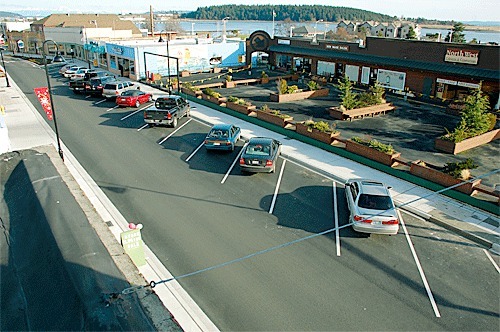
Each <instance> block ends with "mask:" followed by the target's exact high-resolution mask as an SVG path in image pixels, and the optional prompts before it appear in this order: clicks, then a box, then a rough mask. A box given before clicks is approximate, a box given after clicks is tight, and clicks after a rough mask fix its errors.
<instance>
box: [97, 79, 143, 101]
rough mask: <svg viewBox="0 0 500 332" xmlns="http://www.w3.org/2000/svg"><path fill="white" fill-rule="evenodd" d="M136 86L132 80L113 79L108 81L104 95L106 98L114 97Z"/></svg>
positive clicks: (103, 90) (103, 91)
mask: <svg viewBox="0 0 500 332" xmlns="http://www.w3.org/2000/svg"><path fill="white" fill-rule="evenodd" d="M136 88H137V86H136V85H135V84H134V83H133V82H131V81H113V82H109V83H106V85H105V86H104V88H103V89H102V95H103V97H105V98H106V99H112V98H116V97H117V96H119V95H121V94H122V92H123V91H127V90H132V89H136Z"/></svg>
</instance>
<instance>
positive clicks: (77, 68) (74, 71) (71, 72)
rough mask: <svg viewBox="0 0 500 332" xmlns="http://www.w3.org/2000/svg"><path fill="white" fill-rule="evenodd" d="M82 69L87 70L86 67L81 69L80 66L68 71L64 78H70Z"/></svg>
mask: <svg viewBox="0 0 500 332" xmlns="http://www.w3.org/2000/svg"><path fill="white" fill-rule="evenodd" d="M80 69H85V67H80V66H75V67H71V68H70V69H68V70H66V71H65V72H64V73H63V76H64V77H66V78H69V77H71V75H73V74H75V73H76V72H77V71H78V70H80Z"/></svg>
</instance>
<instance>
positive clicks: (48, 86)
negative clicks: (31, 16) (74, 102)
mask: <svg viewBox="0 0 500 332" xmlns="http://www.w3.org/2000/svg"><path fill="white" fill-rule="evenodd" d="M48 42H51V43H54V45H55V46H56V55H55V56H54V58H53V59H52V62H65V61H64V58H63V57H62V56H61V55H60V54H59V45H57V43H56V42H55V41H53V40H52V39H47V40H45V41H44V42H43V44H42V52H43V54H42V55H43V65H44V67H45V76H46V77H47V89H48V91H49V97H50V107H51V108H52V118H53V119H54V128H55V129H56V139H57V149H58V151H59V156H60V157H61V159H62V160H63V161H64V155H63V151H62V149H61V140H60V139H59V130H58V129H57V120H56V109H55V108H54V98H52V88H51V87H50V78H49V71H48V69H47V54H46V53H45V44H46V43H48Z"/></svg>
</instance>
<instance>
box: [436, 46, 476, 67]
mask: <svg viewBox="0 0 500 332" xmlns="http://www.w3.org/2000/svg"><path fill="white" fill-rule="evenodd" d="M478 60H479V51H475V50H463V49H459V48H448V49H447V50H446V55H445V57H444V61H447V62H458V63H467V64H471V65H477V62H478Z"/></svg>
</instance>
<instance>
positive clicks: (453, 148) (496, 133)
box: [434, 129, 500, 154]
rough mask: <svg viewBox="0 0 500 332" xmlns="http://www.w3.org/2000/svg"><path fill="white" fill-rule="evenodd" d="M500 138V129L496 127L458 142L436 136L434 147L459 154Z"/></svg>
mask: <svg viewBox="0 0 500 332" xmlns="http://www.w3.org/2000/svg"><path fill="white" fill-rule="evenodd" d="M499 138H500V129H495V130H492V131H488V132H487V133H484V134H481V135H478V136H475V137H471V138H468V139H465V140H463V141H462V142H458V143H454V142H452V141H447V140H444V139H441V138H436V140H435V141H434V147H435V148H436V150H439V151H444V152H447V153H452V154H457V153H460V152H463V151H466V150H469V149H472V148H475V147H476V146H480V145H483V144H487V143H489V142H492V141H494V140H497V139H499Z"/></svg>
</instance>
